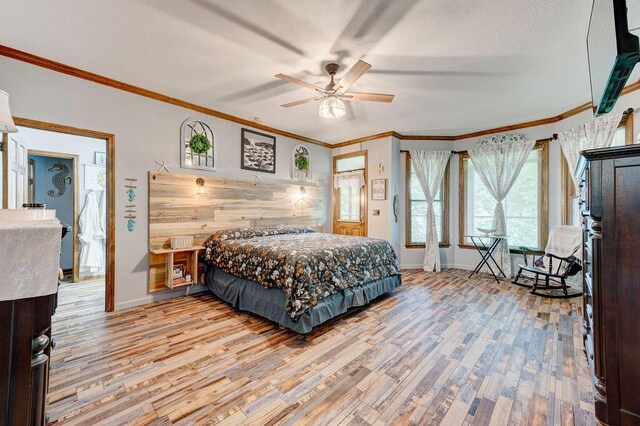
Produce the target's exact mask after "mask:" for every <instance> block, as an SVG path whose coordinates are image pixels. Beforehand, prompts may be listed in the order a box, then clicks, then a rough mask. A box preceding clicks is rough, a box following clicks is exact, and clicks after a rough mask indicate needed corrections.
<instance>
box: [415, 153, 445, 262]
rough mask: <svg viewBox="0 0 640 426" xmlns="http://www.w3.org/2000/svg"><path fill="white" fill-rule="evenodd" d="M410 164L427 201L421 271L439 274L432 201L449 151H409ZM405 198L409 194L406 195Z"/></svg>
mask: <svg viewBox="0 0 640 426" xmlns="http://www.w3.org/2000/svg"><path fill="white" fill-rule="evenodd" d="M410 154H411V163H412V164H413V168H414V170H415V171H416V176H417V177H418V182H420V187H421V188H422V192H424V197H425V199H426V200H427V223H426V229H427V236H426V240H425V241H426V242H425V252H424V261H423V263H422V269H424V270H425V271H428V272H432V271H436V272H440V248H439V245H438V229H437V226H436V215H435V212H434V210H433V199H434V197H435V195H436V194H437V192H438V189H439V188H440V186H441V185H442V178H443V177H444V172H445V170H446V168H447V164H448V163H449V156H450V155H451V151H411V153H410ZM406 196H407V197H409V196H410V194H407V195H406Z"/></svg>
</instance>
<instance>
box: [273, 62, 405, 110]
mask: <svg viewBox="0 0 640 426" xmlns="http://www.w3.org/2000/svg"><path fill="white" fill-rule="evenodd" d="M369 68H371V65H370V64H368V63H366V62H365V61H358V62H356V64H355V65H354V66H352V67H351V69H350V70H349V71H347V73H346V74H345V75H344V76H343V77H342V78H341V79H340V80H339V81H338V82H335V81H334V77H335V75H336V73H337V72H338V70H339V69H340V65H338V64H335V63H331V64H327V65H326V66H325V67H324V69H325V70H327V73H328V74H329V76H331V81H330V82H329V84H327V85H326V86H325V88H324V89H323V88H322V87H320V86H316V85H315V84H311V83H307V82H306V81H302V80H299V79H297V78H295V77H291V76H288V75H285V74H276V77H277V78H279V79H282V80H285V81H288V82H290V83H294V84H297V85H300V86H302V87H306V88H307V89H311V90H315V91H316V92H317V93H318V95H317V96H315V97H313V98H308V99H303V100H300V101H295V102H289V103H288V104H284V105H282V106H283V107H285V108H289V107H294V106H298V105H302V104H306V103H308V102H316V101H321V102H320V108H319V109H318V114H319V115H320V116H321V117H324V118H339V117H342V116H343V115H344V114H345V113H346V109H345V106H344V102H342V100H344V99H346V100H350V101H351V100H354V101H370V102H391V101H392V100H393V97H394V95H387V94H384V93H363V92H348V90H349V87H351V86H352V85H353V84H354V83H355V82H356V81H358V79H360V77H362V76H363V75H364V73H366V72H367V71H369Z"/></svg>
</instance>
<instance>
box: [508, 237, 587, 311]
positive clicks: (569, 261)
mask: <svg viewBox="0 0 640 426" xmlns="http://www.w3.org/2000/svg"><path fill="white" fill-rule="evenodd" d="M581 249H582V229H580V228H579V227H577V226H556V227H554V228H553V229H552V230H551V234H550V235H549V242H548V243H547V247H546V248H545V250H544V251H545V252H544V254H542V256H540V257H538V258H536V255H539V254H540V252H539V251H536V250H531V249H529V248H527V247H520V250H522V254H523V256H524V264H519V265H518V268H520V269H519V270H518V274H517V275H516V277H515V279H514V280H513V281H512V284H516V285H519V286H522V287H528V288H531V289H532V290H531V294H535V295H537V296H544V297H551V298H561V299H566V298H570V297H578V296H581V295H582V291H579V290H577V289H574V288H571V287H570V286H567V278H568V277H571V276H574V275H576V274H578V273H579V272H580V271H581V270H582V261H581V257H582V253H581ZM528 255H531V263H529V260H528V258H527V256H528ZM554 261H557V265H556V266H554ZM545 263H548V265H545ZM524 272H527V273H530V274H533V275H534V276H533V277H531V276H527V275H523V273H524ZM540 277H542V279H543V280H544V284H542V283H540ZM523 278H527V279H530V280H533V284H527V283H523V282H521V281H520V280H521V279H523ZM558 290H562V292H559V291H558Z"/></svg>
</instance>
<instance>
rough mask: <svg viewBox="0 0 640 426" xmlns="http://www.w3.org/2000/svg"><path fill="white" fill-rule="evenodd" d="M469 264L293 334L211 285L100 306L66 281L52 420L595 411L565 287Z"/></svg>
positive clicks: (453, 418) (515, 415) (540, 416)
mask: <svg viewBox="0 0 640 426" xmlns="http://www.w3.org/2000/svg"><path fill="white" fill-rule="evenodd" d="M467 275H468V271H461V270H454V269H450V270H446V271H443V272H441V273H431V274H427V273H425V272H423V271H418V270H412V271H404V273H403V282H404V285H403V286H402V287H400V288H399V289H397V290H396V291H394V292H393V293H392V294H390V295H387V296H383V297H381V298H379V299H378V300H377V301H375V302H374V303H372V304H371V305H370V306H367V307H364V308H359V309H355V310H353V311H352V312H350V313H348V314H346V315H344V316H343V317H341V318H338V319H335V320H332V321H329V322H328V323H327V324H325V325H322V326H320V327H318V328H317V329H316V330H314V331H313V332H312V333H310V334H308V335H306V336H302V335H298V334H296V333H293V332H291V331H288V330H286V329H283V328H280V327H278V326H277V325H274V324H272V323H270V322H268V321H266V320H264V319H262V318H260V317H258V316H255V315H251V314H248V313H243V312H238V311H236V310H235V309H233V308H232V307H230V306H229V305H228V304H226V303H224V302H222V301H220V300H218V299H217V298H215V297H214V296H213V295H211V294H209V293H200V294H196V295H191V296H186V297H181V298H176V299H171V300H167V301H162V302H157V303H153V304H150V305H146V306H142V307H136V308H132V309H128V310H124V311H119V312H115V313H110V314H106V313H104V312H102V311H101V310H102V307H103V304H104V298H103V297H104V296H103V294H104V284H103V283H102V282H100V281H95V282H85V283H81V284H69V283H65V284H63V285H62V287H61V289H60V303H59V307H58V310H57V312H56V315H55V316H54V321H53V336H54V339H55V342H56V348H55V349H54V350H53V352H52V360H51V367H52V369H51V380H50V393H49V405H48V414H49V417H50V419H51V424H92V425H98V424H135V425H143V424H232V425H238V424H244V425H276V424H313V425H348V424H351V425H354V424H356V425H373V424H380V425H386V424H402V425H405V424H416V425H417V424H427V425H431V424H443V425H485V424H490V425H508V424H535V425H543V424H549V425H555V424H569V425H573V424H579V425H589V424H595V422H596V421H595V417H594V414H593V396H592V393H591V379H590V376H589V370H588V366H587V363H586V359H585V356H584V353H583V351H582V347H581V343H582V340H581V332H582V331H581V328H580V327H581V316H580V315H581V312H580V303H579V300H578V299H573V300H564V301H562V300H551V299H543V298H539V297H536V296H533V295H531V294H529V293H528V291H527V290H526V289H524V288H521V287H516V286H512V285H509V284H508V283H506V282H504V283H500V284H497V283H496V282H495V281H494V280H493V279H492V278H491V279H490V278H489V277H487V276H483V275H480V276H479V277H474V278H473V279H471V280H470V279H468V278H467Z"/></svg>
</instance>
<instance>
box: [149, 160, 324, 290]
mask: <svg viewBox="0 0 640 426" xmlns="http://www.w3.org/2000/svg"><path fill="white" fill-rule="evenodd" d="M199 177H202V178H204V179H205V186H204V188H205V193H204V194H198V193H197V188H198V186H197V185H196V179H197V178H199ZM301 186H304V188H305V190H306V193H307V195H306V198H304V199H300V187H301ZM324 203H325V200H324V191H323V188H322V187H316V186H313V185H311V186H306V185H304V184H303V185H301V184H300V183H293V182H292V183H271V182H259V183H255V182H253V181H246V180H239V179H228V178H216V177H206V176H199V175H190V174H174V173H158V172H149V250H154V249H160V248H169V247H170V237H171V236H177V235H193V236H194V241H193V243H194V245H198V244H202V243H204V241H205V240H206V239H207V238H209V236H211V234H213V233H214V232H215V231H219V230H221V229H225V228H232V227H238V226H272V225H280V224H290V225H291V224H295V225H309V226H312V227H316V228H317V227H321V226H323V225H324V223H325V220H326V219H325V207H324V206H325V204H324ZM164 282H165V256H164V255H154V254H153V253H149V290H150V291H157V290H164V289H166V287H165V286H164Z"/></svg>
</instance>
